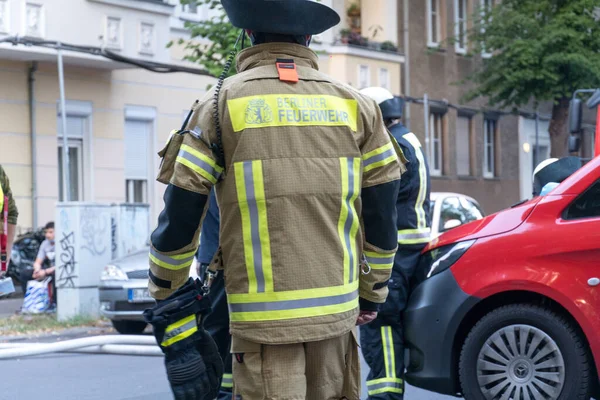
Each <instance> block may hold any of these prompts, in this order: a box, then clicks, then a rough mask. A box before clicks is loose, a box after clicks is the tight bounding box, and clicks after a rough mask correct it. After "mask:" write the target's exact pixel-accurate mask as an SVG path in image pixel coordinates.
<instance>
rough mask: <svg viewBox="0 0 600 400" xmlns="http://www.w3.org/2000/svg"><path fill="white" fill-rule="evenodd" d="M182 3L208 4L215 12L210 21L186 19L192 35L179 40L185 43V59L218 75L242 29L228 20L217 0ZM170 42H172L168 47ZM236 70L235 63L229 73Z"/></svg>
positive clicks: (182, 0) (182, 2)
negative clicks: (187, 38)
mask: <svg viewBox="0 0 600 400" xmlns="http://www.w3.org/2000/svg"><path fill="white" fill-rule="evenodd" d="M179 2H180V3H181V4H182V5H189V6H191V7H202V6H204V5H208V6H209V8H210V10H215V11H214V14H215V15H214V16H213V17H212V18H210V19H208V20H205V21H199V22H196V21H185V23H184V26H185V28H186V29H189V31H190V34H191V38H190V40H184V39H179V44H180V45H183V44H185V47H184V49H185V51H186V55H185V56H184V60H187V61H191V62H193V63H197V64H200V65H201V66H202V67H204V68H205V69H206V70H207V71H208V72H209V73H210V74H211V75H212V76H214V77H218V76H219V75H221V72H223V68H224V67H225V63H226V62H227V59H228V58H229V56H230V54H231V52H232V51H233V50H234V45H235V42H236V40H237V38H238V36H239V34H240V30H239V29H237V28H235V27H233V26H232V25H231V24H230V23H229V20H228V19H227V15H226V14H225V10H224V9H223V6H222V5H221V2H220V1H218V0H179ZM246 43H248V42H246ZM171 45H173V42H171V43H169V45H168V46H169V47H170V46H171ZM235 72H236V71H235V66H233V67H232V68H231V69H230V70H229V73H228V74H227V76H231V75H234V74H235Z"/></svg>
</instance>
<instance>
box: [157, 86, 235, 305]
mask: <svg viewBox="0 0 600 400" xmlns="http://www.w3.org/2000/svg"><path fill="white" fill-rule="evenodd" d="M212 96H213V92H212V91H209V92H208V93H207V95H206V96H205V97H204V98H203V99H202V100H201V101H200V102H199V103H197V104H196V105H195V106H194V108H193V112H192V115H191V118H190V119H189V121H188V123H187V125H186V126H185V127H184V129H183V130H182V131H174V132H172V134H171V137H170V138H169V141H168V143H167V145H166V147H165V148H164V149H163V150H162V151H161V152H160V153H159V155H161V156H162V157H163V160H162V163H161V168H160V171H159V177H158V181H160V182H163V183H165V184H167V189H166V191H165V195H164V209H163V210H162V212H161V213H160V215H159V217H158V226H157V227H156V229H155V230H154V231H153V232H152V235H151V237H150V239H151V247H150V254H149V257H150V273H149V276H150V280H149V283H148V288H149V291H150V295H151V296H152V297H154V298H155V299H157V300H164V299H165V298H167V297H168V296H169V295H171V294H172V293H173V292H175V291H176V290H177V289H178V288H179V287H181V286H182V285H183V284H184V283H185V282H186V281H187V279H188V277H189V269H190V266H191V265H192V261H193V259H194V256H195V254H196V251H197V249H198V243H199V236H200V227H201V225H202V220H203V218H204V215H205V214H206V208H207V204H208V197H209V194H210V191H211V188H212V187H213V185H215V184H216V183H217V181H218V180H219V177H220V175H221V173H222V172H223V167H222V166H221V165H219V164H218V161H217V157H215V154H214V153H213V151H212V150H211V147H210V143H214V141H213V140H212V139H213V138H214V127H213V123H212V120H211V118H212V113H211V108H212V101H211V100H212Z"/></svg>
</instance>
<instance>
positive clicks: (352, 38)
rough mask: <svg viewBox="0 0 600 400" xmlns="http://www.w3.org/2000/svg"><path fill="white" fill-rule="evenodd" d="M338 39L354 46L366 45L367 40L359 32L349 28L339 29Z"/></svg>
mask: <svg viewBox="0 0 600 400" xmlns="http://www.w3.org/2000/svg"><path fill="white" fill-rule="evenodd" d="M339 41H340V42H341V43H343V44H351V45H354V46H361V47H367V46H368V45H369V40H368V39H367V38H366V37H364V36H362V35H361V34H360V33H356V32H353V31H351V30H350V29H342V30H341V31H340V36H339Z"/></svg>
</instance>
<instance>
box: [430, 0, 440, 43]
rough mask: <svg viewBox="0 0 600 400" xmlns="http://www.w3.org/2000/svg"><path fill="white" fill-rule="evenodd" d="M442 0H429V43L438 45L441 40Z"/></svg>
mask: <svg viewBox="0 0 600 400" xmlns="http://www.w3.org/2000/svg"><path fill="white" fill-rule="evenodd" d="M440 13H441V9H440V0H427V45H428V46H433V47H437V46H438V45H439V42H440V41H441V16H440Z"/></svg>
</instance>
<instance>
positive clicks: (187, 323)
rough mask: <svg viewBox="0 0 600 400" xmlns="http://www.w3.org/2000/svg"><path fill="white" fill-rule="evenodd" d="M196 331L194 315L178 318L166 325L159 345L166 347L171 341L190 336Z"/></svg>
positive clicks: (174, 341) (196, 325)
mask: <svg viewBox="0 0 600 400" xmlns="http://www.w3.org/2000/svg"><path fill="white" fill-rule="evenodd" d="M197 331H198V324H197V322H196V316H195V315H190V316H189V317H185V318H183V319H180V320H179V321H177V322H175V323H173V324H171V325H169V326H167V329H166V330H165V335H164V337H163V341H162V343H161V346H163V347H168V346H170V345H172V344H173V343H177V342H179V341H181V340H183V339H185V338H187V337H190V336H192V335H193V334H194V333H195V332H197Z"/></svg>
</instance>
